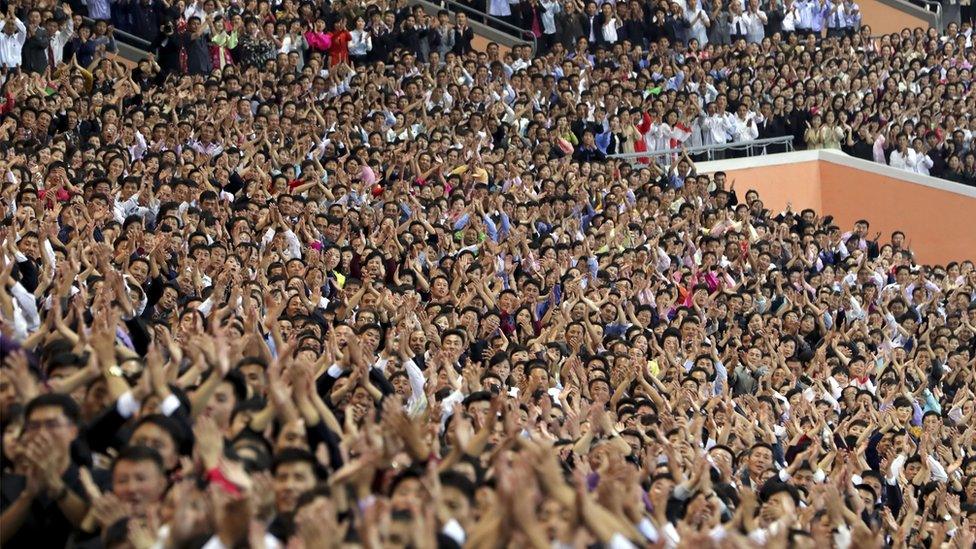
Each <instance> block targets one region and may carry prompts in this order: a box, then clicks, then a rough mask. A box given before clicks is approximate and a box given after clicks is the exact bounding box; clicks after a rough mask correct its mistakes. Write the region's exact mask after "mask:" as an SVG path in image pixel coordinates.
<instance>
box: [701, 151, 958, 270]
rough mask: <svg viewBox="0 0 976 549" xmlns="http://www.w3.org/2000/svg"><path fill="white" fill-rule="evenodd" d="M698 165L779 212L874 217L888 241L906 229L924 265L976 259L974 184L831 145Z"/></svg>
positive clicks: (844, 221) (842, 222)
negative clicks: (866, 157)
mask: <svg viewBox="0 0 976 549" xmlns="http://www.w3.org/2000/svg"><path fill="white" fill-rule="evenodd" d="M698 170H699V171H700V172H703V173H713V172H716V171H724V172H725V173H726V175H727V178H728V180H729V181H730V182H732V183H733V184H734V187H735V191H736V193H737V194H738V196H739V198H740V199H741V198H742V197H743V196H744V195H745V193H746V192H747V191H749V190H755V191H757V192H758V193H759V199H760V201H762V203H763V206H764V207H765V208H767V209H768V210H770V211H771V212H773V214H774V215H775V214H778V213H779V212H781V211H783V210H785V209H786V208H787V207H792V209H793V211H794V212H796V211H800V210H801V209H803V208H812V209H814V210H815V211H817V212H818V213H819V214H821V215H831V216H833V218H834V221H833V223H834V224H835V225H836V226H838V227H840V228H841V229H843V230H849V229H850V228H851V227H853V225H854V222H855V221H857V220H859V219H866V220H868V221H869V222H870V224H871V227H870V234H871V236H873V235H874V234H875V233H881V237H880V241H881V242H887V241H888V239H889V237H890V235H891V233H892V232H893V231H896V230H900V231H904V232H905V235H906V237H907V239H908V242H909V246H910V247H911V249H912V251H913V252H914V253H915V254H916V260H917V261H918V262H919V263H924V264H942V265H945V264H947V263H949V262H950V261H961V260H965V259H969V260H976V230H973V218H974V216H976V188H973V187H970V186H967V185H962V184H960V183H953V182H951V181H946V180H944V179H938V178H935V177H929V176H925V175H920V174H917V173H911V172H906V171H903V170H898V169H895V168H892V167H890V166H885V165H883V164H877V163H875V162H870V161H867V160H861V159H859V158H853V157H850V156H848V155H846V154H844V153H842V152H839V151H827V150H817V151H798V152H792V153H782V154H771V155H766V156H757V157H752V158H739V159H733V160H718V161H714V162H702V163H700V164H698Z"/></svg>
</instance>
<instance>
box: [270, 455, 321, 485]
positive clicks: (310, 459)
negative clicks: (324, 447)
mask: <svg viewBox="0 0 976 549" xmlns="http://www.w3.org/2000/svg"><path fill="white" fill-rule="evenodd" d="M290 463H307V464H308V466H309V467H311V468H312V473H313V474H314V475H315V479H316V480H321V478H322V471H321V468H320V467H318V461H316V460H315V456H314V455H313V454H312V452H309V451H308V450H302V449H301V448H285V449H284V450H282V451H280V452H278V454H277V455H276V456H275V457H274V462H273V463H272V464H271V472H272V473H277V472H278V468H279V467H281V466H282V465H288V464H290Z"/></svg>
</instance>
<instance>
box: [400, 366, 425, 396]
mask: <svg viewBox="0 0 976 549" xmlns="http://www.w3.org/2000/svg"><path fill="white" fill-rule="evenodd" d="M403 368H404V369H405V370H406V371H407V379H408V380H409V381H410V390H411V391H412V392H413V397H415V398H417V397H422V396H424V385H425V384H426V383H427V380H426V378H424V373H423V372H422V371H420V367H418V366H417V363H416V362H414V361H413V359H411V360H408V361H406V362H404V363H403Z"/></svg>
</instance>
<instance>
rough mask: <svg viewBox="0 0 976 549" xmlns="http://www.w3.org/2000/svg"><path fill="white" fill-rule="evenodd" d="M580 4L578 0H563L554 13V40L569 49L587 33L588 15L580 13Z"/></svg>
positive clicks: (573, 47)
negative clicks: (558, 10) (559, 8)
mask: <svg viewBox="0 0 976 549" xmlns="http://www.w3.org/2000/svg"><path fill="white" fill-rule="evenodd" d="M581 5H582V4H580V3H579V1H578V0H563V9H562V10H560V12H559V13H558V14H556V40H558V41H559V42H560V43H561V44H562V45H563V47H564V48H566V49H567V50H569V51H572V50H573V49H575V47H576V41H577V40H579V39H580V37H583V36H587V34H588V29H589V26H588V25H589V17H587V15H586V14H584V13H582V10H581V9H580V6H581Z"/></svg>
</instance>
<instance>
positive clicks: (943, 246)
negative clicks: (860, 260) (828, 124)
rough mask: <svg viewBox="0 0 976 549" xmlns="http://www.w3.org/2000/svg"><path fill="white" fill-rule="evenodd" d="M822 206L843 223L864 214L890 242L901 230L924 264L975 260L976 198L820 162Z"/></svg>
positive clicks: (872, 232) (874, 228)
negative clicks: (895, 232) (893, 232)
mask: <svg viewBox="0 0 976 549" xmlns="http://www.w3.org/2000/svg"><path fill="white" fill-rule="evenodd" d="M820 175H821V177H820V185H821V199H822V203H823V210H824V211H825V212H828V213H830V214H832V215H833V216H834V219H835V220H836V222H837V223H839V224H840V225H838V226H840V227H850V226H852V225H853V223H854V221H857V220H858V219H861V218H865V219H867V220H868V221H870V222H871V234H872V235H873V234H874V233H875V232H878V231H880V232H881V235H882V241H883V242H887V241H888V238H889V236H890V235H891V233H892V231H895V230H902V231H904V232H905V235H906V237H907V238H908V239H909V240H910V241H911V244H912V249H913V250H914V251H915V252H916V253H917V258H918V261H919V262H920V263H928V264H936V263H941V264H945V263H948V262H950V261H958V260H963V259H973V260H976V228H974V225H973V219H974V217H976V198H971V197H967V196H962V195H959V194H956V193H952V192H949V191H943V190H941V189H934V188H932V187H926V186H924V185H916V184H914V183H911V182H909V181H902V180H899V179H894V178H891V177H885V176H882V175H878V174H875V173H871V172H866V171H862V170H857V169H854V168H849V167H846V166H841V165H838V164H833V163H831V162H821V164H820Z"/></svg>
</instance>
